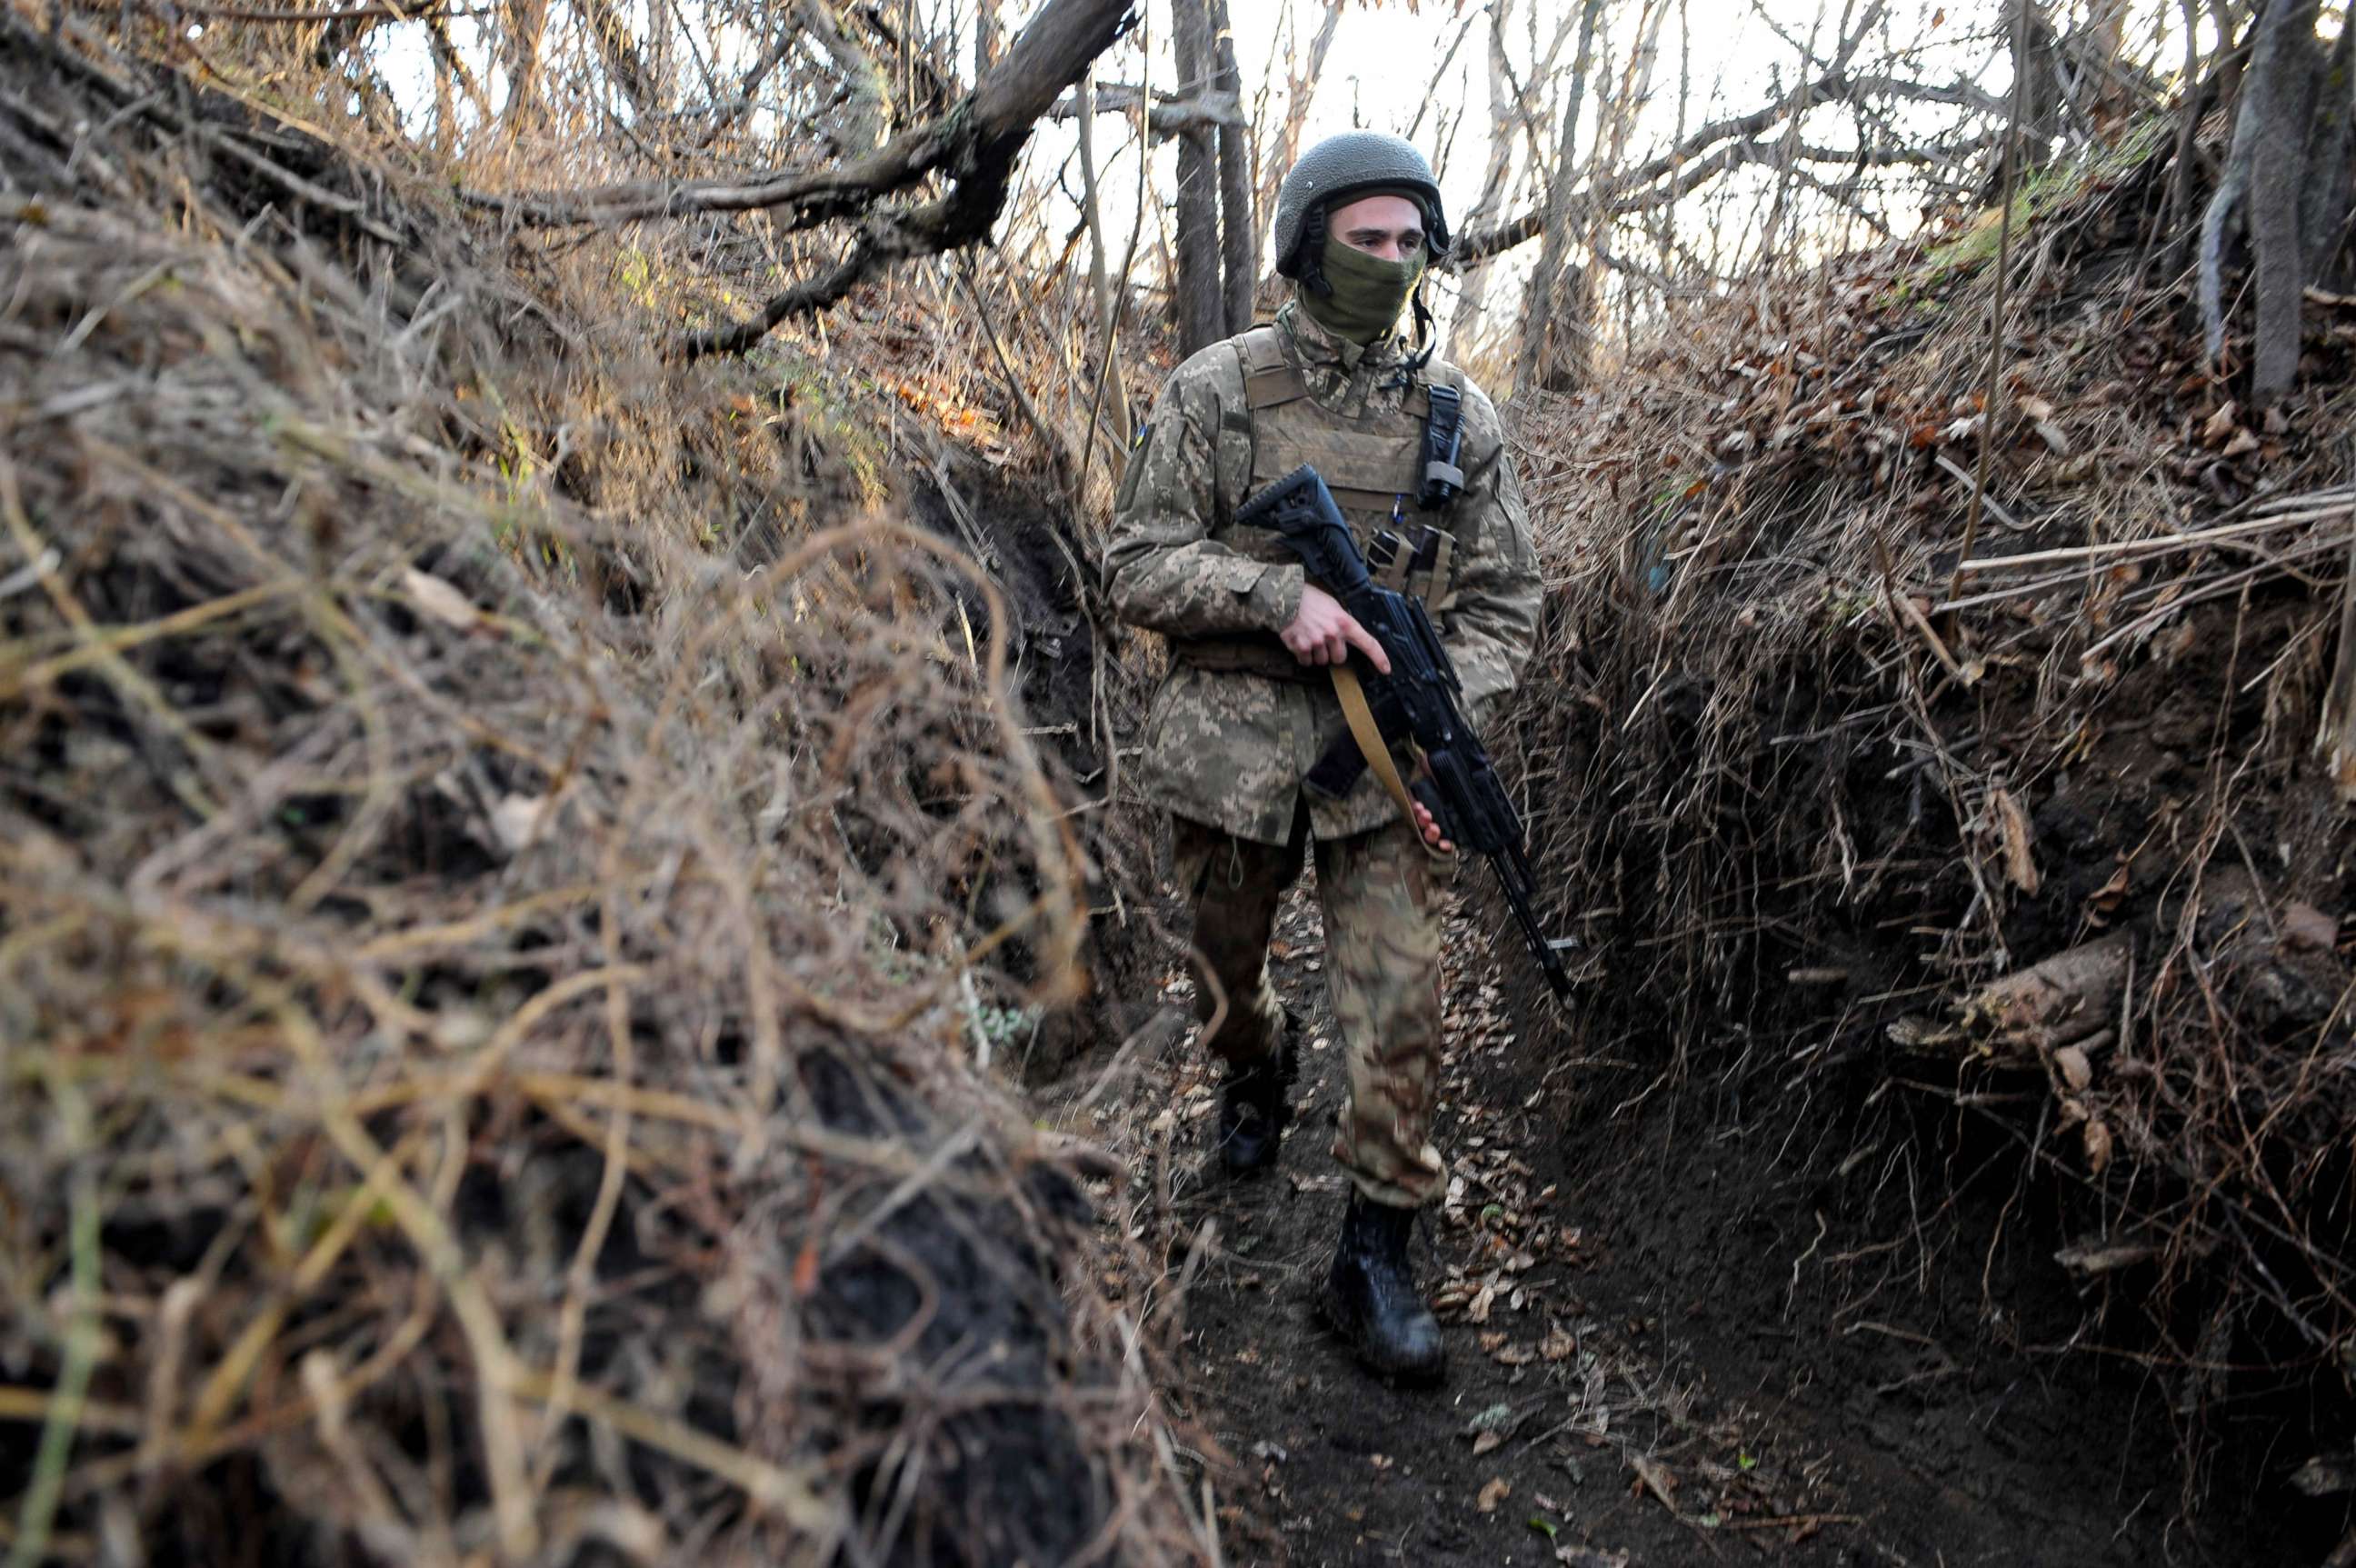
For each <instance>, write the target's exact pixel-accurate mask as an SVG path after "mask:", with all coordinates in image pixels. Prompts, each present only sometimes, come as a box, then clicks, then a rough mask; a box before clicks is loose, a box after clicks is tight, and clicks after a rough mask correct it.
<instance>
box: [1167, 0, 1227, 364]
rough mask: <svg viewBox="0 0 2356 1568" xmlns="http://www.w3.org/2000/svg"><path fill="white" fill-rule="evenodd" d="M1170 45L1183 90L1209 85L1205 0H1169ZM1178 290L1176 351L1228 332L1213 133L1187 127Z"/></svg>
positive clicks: (1181, 141) (1181, 155) (1181, 143)
mask: <svg viewBox="0 0 2356 1568" xmlns="http://www.w3.org/2000/svg"><path fill="white" fill-rule="evenodd" d="M1171 29H1172V30H1171V45H1172V48H1173V52H1174V53H1175V55H1176V57H1177V64H1178V88H1179V91H1181V92H1191V91H1201V90H1202V89H1203V88H1205V87H1207V86H1209V85H1211V81H1212V75H1213V71H1214V66H1213V63H1212V58H1213V50H1212V42H1211V8H1210V5H1209V0H1172V5H1171ZM1175 205H1176V211H1175V214H1174V216H1175V218H1176V220H1177V234H1176V236H1175V240H1174V244H1175V249H1176V251H1177V275H1176V278H1175V280H1174V281H1175V285H1176V295H1175V298H1174V300H1173V304H1174V305H1175V306H1176V309H1177V327H1178V351H1179V352H1180V353H1181V354H1192V353H1194V351H1195V350H1196V349H1203V348H1207V347H1208V346H1209V345H1211V344H1213V343H1215V342H1217V341H1218V340H1219V338H1222V337H1224V336H1226V303H1225V301H1226V296H1225V294H1224V293H1223V291H1222V289H1221V287H1220V282H1219V189H1218V165H1217V153H1216V147H1215V137H1213V136H1212V135H1211V134H1209V133H1208V132H1206V131H1203V130H1188V131H1186V132H1184V133H1183V134H1181V135H1180V136H1179V138H1178V199H1177V202H1176V204H1175Z"/></svg>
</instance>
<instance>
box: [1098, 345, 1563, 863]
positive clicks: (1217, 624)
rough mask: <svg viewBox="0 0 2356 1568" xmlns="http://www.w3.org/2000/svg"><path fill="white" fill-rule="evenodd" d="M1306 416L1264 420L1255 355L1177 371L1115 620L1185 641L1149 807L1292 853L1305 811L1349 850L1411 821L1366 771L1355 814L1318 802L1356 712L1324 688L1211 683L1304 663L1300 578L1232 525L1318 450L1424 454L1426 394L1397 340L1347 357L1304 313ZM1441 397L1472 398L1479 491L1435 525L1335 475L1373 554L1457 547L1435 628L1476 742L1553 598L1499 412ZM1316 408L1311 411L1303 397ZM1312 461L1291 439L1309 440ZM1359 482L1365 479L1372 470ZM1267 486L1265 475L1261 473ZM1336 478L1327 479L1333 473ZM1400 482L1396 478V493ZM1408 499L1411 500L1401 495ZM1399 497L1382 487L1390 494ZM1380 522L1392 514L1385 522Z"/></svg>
mask: <svg viewBox="0 0 2356 1568" xmlns="http://www.w3.org/2000/svg"><path fill="white" fill-rule="evenodd" d="M1276 333H1277V338H1276V341H1277V342H1278V343H1280V345H1281V348H1282V351H1283V359H1284V361H1285V362H1286V365H1287V366H1288V367H1289V371H1288V372H1287V373H1291V372H1297V374H1298V378H1299V381H1298V383H1297V390H1296V393H1295V395H1296V398H1297V401H1295V402H1294V403H1290V404H1288V405H1287V406H1286V407H1284V408H1278V409H1269V408H1262V409H1260V410H1259V411H1258V413H1255V412H1254V409H1253V407H1252V406H1251V404H1250V403H1249V402H1248V400H1247V396H1246V385H1247V381H1248V376H1247V365H1246V356H1245V353H1244V351H1243V349H1242V348H1241V345H1242V343H1243V339H1231V340H1229V341H1227V342H1225V343H1215V344H1213V345H1212V346H1211V347H1209V348H1207V349H1204V350H1202V351H1201V352H1200V353H1198V354H1195V355H1194V356H1193V357H1192V358H1190V359H1189V360H1186V362H1185V363H1184V364H1183V365H1181V366H1179V367H1178V369H1177V371H1175V372H1173V374H1172V376H1171V378H1170V381H1169V384H1168V385H1167V386H1165V387H1164V388H1163V389H1162V396H1161V398H1160V399H1159V400H1158V401H1157V402H1156V403H1155V404H1154V407H1153V414H1152V418H1151V422H1150V423H1149V424H1147V426H1146V428H1145V430H1144V431H1143V432H1142V433H1141V435H1140V437H1139V440H1138V444H1137V446H1136V448H1135V450H1134V451H1132V452H1131V453H1130V460H1129V467H1128V468H1127V470H1126V471H1125V472H1124V473H1123V475H1122V477H1121V483H1120V491H1119V499H1118V502H1117V503H1116V506H1115V509H1114V513H1113V521H1112V529H1111V533H1110V535H1109V537H1108V540H1107V542H1106V545H1105V552H1104V561H1103V573H1104V583H1105V591H1106V594H1107V596H1108V598H1109V600H1110V602H1111V604H1112V607H1113V612H1114V613H1115V614H1116V615H1118V616H1119V618H1121V619H1123V620H1125V621H1128V622H1130V623H1131V624H1133V625H1137V626H1141V627H1146V628H1151V629H1152V630H1154V631H1158V632H1161V633H1162V634H1163V635H1164V636H1166V637H1169V638H1171V639H1173V644H1174V645H1175V650H1176V652H1177V653H1178V655H1179V656H1178V657H1175V658H1173V660H1172V663H1171V670H1170V673H1169V675H1168V676H1167V677H1166V678H1165V679H1164V681H1163V683H1162V689H1161V690H1160V692H1159V693H1156V694H1155V696H1154V699H1153V704H1152V708H1151V713H1150V714H1149V715H1148V718H1147V721H1146V735H1145V747H1144V752H1145V755H1144V760H1143V764H1142V770H1143V771H1142V776H1143V778H1144V779H1145V780H1146V790H1147V792H1148V794H1149V796H1150V797H1151V799H1152V800H1154V801H1155V802H1156V803H1158V804H1160V805H1161V806H1162V807H1164V808H1165V809H1167V810H1169V811H1173V812H1175V813H1177V814H1178V815H1180V816H1183V817H1188V818H1192V819H1194V821H1197V822H1208V823H1211V824H1212V825H1214V826H1216V827H1219V828H1223V829H1225V830H1226V832H1230V833H1234V834H1236V835H1237V836H1238V837H1242V838H1248V839H1254V840H1258V841H1259V842H1262V843H1283V842H1285V840H1286V839H1287V837H1288V836H1289V835H1290V832H1291V828H1292V821H1293V814H1294V810H1295V805H1296V802H1297V801H1299V800H1302V799H1304V798H1305V799H1307V800H1308V801H1309V811H1310V828H1311V831H1312V832H1314V833H1315V834H1316V835H1317V836H1318V837H1320V838H1336V837H1341V836H1344V835H1346V834H1350V833H1357V832H1366V831H1367V830H1369V829H1372V828H1376V827H1380V826H1381V825H1383V824H1384V823H1385V822H1389V821H1391V820H1393V819H1394V818H1396V817H1397V816H1398V807H1397V806H1396V805H1395V804H1394V803H1393V802H1392V800H1391V798H1390V796H1389V795H1388V794H1387V793H1386V792H1385V791H1384V789H1383V787H1382V784H1381V783H1380V781H1379V780H1378V779H1376V778H1375V777H1374V776H1373V774H1372V773H1371V771H1369V773H1368V774H1367V776H1366V777H1365V778H1362V779H1360V780H1359V781H1358V784H1357V787H1356V788H1355V789H1353V790H1352V791H1351V792H1350V793H1349V794H1348V795H1347V796H1345V797H1344V799H1342V800H1320V799H1318V798H1316V797H1315V796H1304V793H1303V791H1302V790H1301V779H1302V778H1303V777H1304V776H1305V775H1306V774H1307V773H1308V771H1309V769H1310V767H1311V766H1312V764H1313V763H1314V762H1315V761H1316V760H1317V758H1318V757H1320V756H1321V755H1323V752H1324V750H1325V748H1326V747H1327V746H1329V745H1331V744H1332V743H1333V741H1334V739H1335V738H1336V737H1337V736H1341V735H1342V734H1344V720H1343V717H1342V710H1341V703H1340V702H1339V700H1338V699H1337V698H1336V697H1335V696H1334V694H1333V682H1332V681H1331V680H1330V679H1329V678H1328V677H1327V675H1326V673H1325V671H1323V670H1305V671H1301V672H1300V673H1301V675H1305V676H1307V677H1308V678H1307V679H1301V678H1298V677H1296V678H1294V679H1278V678H1275V677H1273V676H1271V675H1269V674H1263V673H1258V672H1256V671H1251V670H1237V669H1210V668H1205V667H1203V665H1201V664H1200V663H1197V662H1195V661H1194V660H1191V659H1189V658H1187V657H1186V656H1185V655H1186V652H1187V650H1189V649H1190V648H1193V647H1196V646H1200V645H1201V644H1202V643H1203V642H1204V641H1205V640H1206V639H1208V640H1216V641H1219V642H1224V643H1228V644H1236V643H1241V644H1246V645H1248V644H1251V643H1254V642H1258V643H1260V644H1263V645H1264V649H1263V651H1264V650H1274V653H1275V655H1276V656H1280V658H1279V662H1280V666H1281V663H1282V661H1283V660H1289V659H1290V655H1287V654H1284V652H1283V645H1282V644H1281V643H1280V642H1279V641H1277V639H1276V634H1277V632H1278V631H1280V629H1281V628H1283V627H1284V626H1285V625H1286V623H1288V622H1289V621H1290V620H1291V618H1292V617H1293V615H1294V613H1295V612H1296V611H1297V610H1298V609H1299V608H1300V606H1301V584H1302V572H1301V566H1300V564H1298V563H1297V562H1295V561H1293V560H1292V558H1291V556H1290V554H1289V553H1287V552H1286V551H1285V550H1284V549H1283V547H1282V545H1281V544H1280V543H1279V542H1277V540H1276V538H1275V535H1274V534H1273V533H1271V532H1269V531H1268V530H1265V529H1258V528H1248V527H1247V528H1237V526H1235V524H1234V523H1233V522H1232V521H1231V519H1232V517H1233V515H1234V511H1235V509H1236V507H1237V505H1238V504H1239V503H1240V502H1241V501H1242V500H1243V499H1244V498H1245V497H1246V496H1247V495H1248V494H1249V493H1251V491H1252V489H1255V488H1257V485H1258V484H1259V483H1265V482H1266V480H1267V479H1268V478H1270V477H1273V475H1274V474H1277V473H1280V472H1282V471H1283V470H1284V468H1286V467H1290V463H1291V462H1293V461H1299V460H1300V458H1299V456H1298V453H1299V452H1300V451H1301V450H1304V449H1310V448H1313V449H1316V450H1323V451H1332V450H1334V449H1335V448H1336V447H1337V446H1338V447H1339V448H1340V449H1342V450H1352V449H1354V448H1353V446H1352V444H1353V443H1355V444H1356V448H1355V449H1361V450H1365V451H1367V452H1381V453H1385V454H1390V455H1391V456H1388V457H1387V459H1386V460H1387V461H1388V462H1391V463H1393V464H1394V465H1395V464H1396V463H1397V461H1398V457H1397V455H1396V451H1395V450H1394V449H1397V450H1404V446H1403V444H1404V443H1405V442H1407V441H1409V440H1413V439H1417V438H1419V437H1420V435H1421V432H1422V426H1423V418H1422V414H1421V412H1420V410H1421V408H1422V406H1423V403H1422V396H1423V394H1422V392H1421V389H1420V388H1410V386H1409V385H1408V383H1407V382H1406V381H1405V380H1404V379H1403V378H1402V377H1401V376H1400V375H1399V374H1398V371H1399V368H1400V360H1401V350H1400V348H1399V346H1398V342H1397V340H1396V339H1387V340H1385V341H1383V342H1380V343H1376V344H1375V345H1373V346H1371V347H1369V348H1365V349H1360V348H1359V347H1358V346H1357V345H1355V344H1352V343H1347V342H1344V341H1343V340H1342V339H1340V338H1335V337H1334V336H1333V335H1332V334H1331V333H1329V332H1327V331H1326V330H1325V329H1324V328H1322V327H1320V326H1319V325H1318V324H1317V323H1316V322H1315V321H1313V320H1312V319H1310V318H1309V317H1308V316H1307V315H1306V313H1304V312H1302V311H1301V309H1300V307H1299V306H1298V305H1297V304H1294V305H1288V306H1285V307H1284V308H1283V310H1281V311H1280V312H1279V313H1278V316H1277V319H1276ZM1425 375H1426V378H1427V379H1430V380H1438V379H1440V378H1446V379H1447V380H1448V381H1451V382H1453V383H1455V384H1460V385H1461V386H1462V392H1463V435H1462V448H1461V453H1460V456H1459V467H1462V469H1463V470H1464V476H1465V478H1464V490H1463V493H1462V495H1460V496H1459V497H1458V498H1457V499H1456V500H1455V502H1454V503H1453V504H1452V505H1451V507H1450V508H1449V509H1448V510H1446V511H1444V512H1442V513H1440V514H1439V515H1438V517H1437V519H1434V518H1432V517H1431V516H1430V514H1425V513H1419V512H1418V511H1417V510H1415V509H1414V505H1413V501H1412V499H1411V498H1409V499H1408V500H1407V501H1406V502H1405V503H1404V507H1403V510H1402V508H1401V506H1400V504H1399V503H1397V502H1393V503H1390V504H1389V505H1388V506H1387V507H1385V506H1384V500H1385V498H1384V497H1383V496H1382V495H1379V494H1369V493H1368V492H1367V489H1366V487H1365V483H1364V482H1363V478H1362V480H1361V483H1360V484H1359V485H1358V486H1356V487H1355V488H1351V487H1349V486H1347V485H1346V484H1345V483H1344V482H1342V481H1343V480H1344V479H1346V478H1347V477H1346V476H1343V477H1338V478H1337V476H1336V475H1333V474H1328V475H1327V476H1326V477H1327V480H1328V482H1329V484H1333V485H1334V486H1335V493H1336V497H1337V499H1339V500H1340V501H1341V502H1342V504H1343V507H1344V511H1345V514H1346V515H1347V516H1348V517H1349V519H1350V521H1351V524H1352V527H1353V530H1354V531H1355V532H1357V533H1358V535H1359V542H1360V547H1361V548H1362V549H1363V548H1364V547H1365V543H1366V542H1367V539H1368V537H1369V535H1370V534H1371V532H1372V531H1373V530H1374V529H1376V528H1378V527H1386V526H1390V527H1397V526H1398V523H1399V522H1400V521H1404V523H1405V524H1406V525H1407V526H1408V527H1413V526H1414V525H1416V524H1417V523H1419V522H1423V521H1435V522H1436V524H1437V525H1438V526H1440V527H1443V528H1445V529H1447V530H1448V531H1449V532H1451V533H1452V535H1453V536H1454V539H1455V545H1454V552H1453V553H1454V560H1453V570H1452V572H1451V574H1450V575H1451V578H1452V587H1451V591H1450V592H1449V593H1448V595H1447V596H1446V598H1445V600H1444V601H1443V602H1442V605H1441V612H1442V613H1441V614H1440V616H1439V620H1440V629H1441V640H1442V641H1443V642H1444V643H1445V644H1446V646H1447V648H1448V651H1449V654H1450V657H1451V659H1452V660H1454V661H1455V665H1456V670H1457V673H1458V675H1459V677H1460V678H1461V679H1462V682H1463V687H1464V691H1463V702H1464V708H1465V713H1466V716H1467V717H1468V718H1470V719H1471V720H1472V723H1473V724H1474V725H1476V726H1477V725H1480V723H1481V722H1482V720H1483V716H1484V715H1485V714H1486V713H1488V712H1489V711H1490V710H1491V709H1493V708H1494V704H1495V703H1496V700H1497V699H1498V698H1499V697H1500V696H1501V695H1503V694H1504V693H1506V692H1508V691H1510V690H1511V689H1512V687H1513V685H1514V682H1515V676H1516V675H1517V674H1518V673H1519V671H1520V670H1521V667H1522V665H1523V663H1524V662H1525V661H1526V660H1527V659H1528V657H1529V651H1530V646H1531V643H1532V641H1533V639H1534V638H1535V636H1536V632H1537V613H1538V599H1539V582H1538V575H1537V559H1536V556H1535V554H1534V553H1533V552H1532V550H1531V547H1530V535H1529V520H1528V514H1527V510H1526V508H1525V506H1524V504H1523V500H1522V492H1521V485H1520V482H1519V481H1518V480H1517V479H1516V478H1515V474H1514V467H1513V462H1512V459H1511V456H1510V455H1509V453H1508V452H1507V450H1506V447H1505V435H1504V431H1503V428H1502V426H1501V425H1500V424H1499V422H1498V419H1497V411H1496V409H1495V407H1494V405H1493V404H1492V403H1490V402H1489V400H1488V398H1487V397H1485V396H1483V394H1482V392H1480V390H1479V389H1478V388H1476V387H1473V386H1472V385H1471V384H1470V383H1469V382H1465V381H1464V380H1463V378H1462V375H1461V374H1460V373H1458V372H1455V371H1450V370H1448V369H1446V368H1445V367H1440V366H1433V367H1430V368H1429V369H1428V370H1427V371H1426V372H1425ZM1301 390H1305V393H1306V395H1305V397H1300V396H1299V395H1298V392H1299V391H1301ZM1304 422H1306V426H1307V428H1306V432H1305V434H1302V435H1301V441H1302V442H1303V443H1306V446H1303V445H1301V444H1297V443H1290V442H1288V441H1287V440H1286V439H1285V438H1284V435H1282V434H1280V433H1295V434H1300V433H1302V431H1303V425H1304ZM1360 467H1362V468H1364V467H1365V464H1364V463H1363V462H1362V463H1361V465H1360ZM1256 469H1257V471H1258V472H1257V475H1256V473H1255V470H1256ZM1321 471H1322V468H1321ZM1395 471H1396V470H1395V468H1384V469H1382V472H1381V477H1383V478H1386V479H1387V478H1389V477H1390V475H1391V474H1392V473H1393V472H1395ZM1401 484H1402V487H1403V488H1408V489H1411V488H1412V479H1411V478H1410V477H1406V476H1402V477H1401ZM1391 488H1392V487H1391V486H1390V485H1389V484H1388V483H1385V484H1384V485H1382V486H1381V487H1379V489H1383V490H1388V489H1391ZM1370 509H1379V510H1370Z"/></svg>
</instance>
